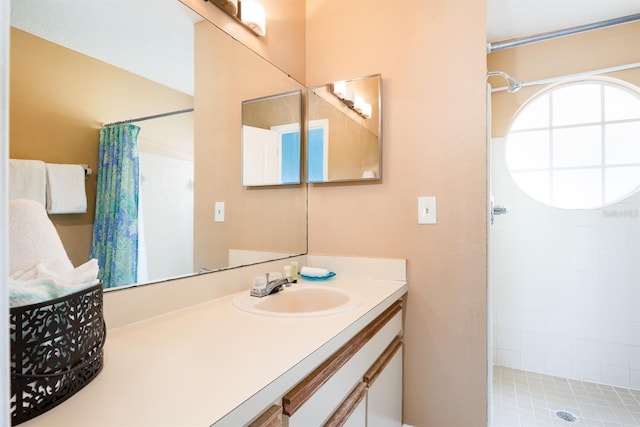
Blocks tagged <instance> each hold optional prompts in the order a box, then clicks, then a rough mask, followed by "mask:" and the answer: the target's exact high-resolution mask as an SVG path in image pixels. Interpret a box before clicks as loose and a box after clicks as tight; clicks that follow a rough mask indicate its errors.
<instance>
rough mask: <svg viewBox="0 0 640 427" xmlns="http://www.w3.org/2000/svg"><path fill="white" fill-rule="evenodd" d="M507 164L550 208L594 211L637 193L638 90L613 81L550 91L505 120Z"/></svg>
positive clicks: (529, 191) (639, 146) (639, 156)
mask: <svg viewBox="0 0 640 427" xmlns="http://www.w3.org/2000/svg"><path fill="white" fill-rule="evenodd" d="M506 162H507V168H508V169H509V171H510V173H511V176H512V177H513V179H514V180H515V182H516V183H517V184H518V186H519V187H520V189H522V191H524V192H526V193H527V194H529V195H530V196H531V197H533V198H534V199H536V200H538V201H540V202H542V203H545V204H547V205H550V206H554V207H558V208H565V209H594V208H599V207H602V206H605V205H608V204H611V203H614V202H617V201H619V200H621V199H624V198H626V197H628V196H630V195H631V194H633V193H635V192H636V191H638V190H639V189H640V92H639V91H638V90H637V88H632V87H630V86H629V85H628V84H626V83H623V82H620V81H618V80H613V79H593V80H581V81H574V82H569V83H563V84H559V85H555V86H552V87H550V88H548V89H546V90H544V91H542V92H540V93H538V94H537V95H535V96H534V97H533V98H531V99H530V100H529V101H527V102H526V103H525V104H524V105H523V106H522V107H521V109H520V110H519V111H518V113H517V114H516V116H515V117H514V118H513V120H512V122H511V126H510V128H509V131H508V133H507V137H506Z"/></svg>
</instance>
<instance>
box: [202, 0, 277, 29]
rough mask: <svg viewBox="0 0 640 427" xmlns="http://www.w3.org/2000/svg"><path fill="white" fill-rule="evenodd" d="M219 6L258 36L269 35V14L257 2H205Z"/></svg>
mask: <svg viewBox="0 0 640 427" xmlns="http://www.w3.org/2000/svg"><path fill="white" fill-rule="evenodd" d="M204 1H205V2H210V3H213V4H215V5H216V6H218V7H219V8H220V9H222V10H223V11H225V12H226V13H227V14H228V15H230V16H231V17H233V18H235V19H236V20H237V21H238V22H239V23H241V24H242V25H243V26H245V27H247V28H248V29H250V30H251V31H253V32H254V33H255V34H256V35H258V36H264V35H265V34H266V33H267V14H266V12H265V10H264V7H263V6H262V5H261V4H260V3H258V1H257V0H204Z"/></svg>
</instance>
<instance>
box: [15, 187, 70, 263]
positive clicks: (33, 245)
mask: <svg viewBox="0 0 640 427" xmlns="http://www.w3.org/2000/svg"><path fill="white" fill-rule="evenodd" d="M39 262H41V263H44V264H45V265H46V266H47V267H48V268H49V269H52V270H54V271H56V272H58V273H66V272H69V271H71V270H73V264H71V261H69V257H68V255H67V252H66V251H65V250H64V246H63V245H62V241H61V240H60V236H58V232H57V231H56V228H55V227H54V226H53V223H52V222H51V220H50V219H49V217H48V216H47V212H46V211H45V209H44V206H43V205H41V204H39V203H38V202H34V201H33V200H27V199H18V200H10V201H9V275H12V274H14V273H15V272H17V271H20V270H24V269H27V268H32V267H33V266H35V265H36V264H37V263H39Z"/></svg>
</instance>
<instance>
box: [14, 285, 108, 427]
mask: <svg viewBox="0 0 640 427" xmlns="http://www.w3.org/2000/svg"><path fill="white" fill-rule="evenodd" d="M9 321H10V330H9V332H10V336H11V423H12V424H13V425H16V424H20V423H22V422H24V421H27V420H29V419H31V418H33V417H36V416H38V415H40V414H42V413H43V412H46V411H48V410H49V409H51V408H53V407H55V406H57V405H59V404H60V403H62V402H64V401H65V400H66V399H68V398H69V397H71V396H73V395H74V394H75V393H77V392H78V391H79V390H81V389H82V388H83V387H84V386H86V385H87V384H88V383H89V382H91V380H93V379H94V378H95V377H96V376H97V375H98V374H99V373H100V371H101V370H102V365H103V361H104V356H103V347H104V343H105V340H106V326H105V323H104V318H103V316H102V284H97V285H95V286H92V287H90V288H87V289H84V290H82V291H79V292H76V293H73V294H71V295H67V296H64V297H61V298H57V299H53V300H50V301H45V302H42V303H38V304H30V305H25V306H22V307H13V308H11V309H10V314H9Z"/></svg>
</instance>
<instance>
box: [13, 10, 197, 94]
mask: <svg viewBox="0 0 640 427" xmlns="http://www.w3.org/2000/svg"><path fill="white" fill-rule="evenodd" d="M123 11H126V13H123ZM200 20H202V17H200V15H198V14H196V13H194V12H192V11H191V10H190V9H188V8H187V7H186V6H184V5H182V4H181V3H180V2H178V1H177V0H135V1H132V0H100V1H96V0H93V1H92V0H64V1H42V0H11V25H12V26H14V27H16V28H19V29H21V30H23V31H27V32H29V33H32V34H35V35H37V36H38V37H41V38H44V39H47V40H50V41H52V42H54V43H57V44H59V45H62V46H65V47H67V48H69V49H72V50H75V51H78V52H82V53H84V54H85V55H88V56H91V57H93V58H96V59H99V60H101V61H104V62H106V63H109V64H112V65H115V66H116V67H119V68H122V69H125V70H127V71H130V72H132V73H134V74H138V75H141V76H144V77H146V78H148V79H150V80H153V81H155V82H158V83H161V84H164V85H166V86H169V87H171V88H173V89H176V90H179V91H181V92H184V93H187V94H191V95H193V63H194V54H193V51H194V50H193V32H194V29H193V24H194V23H195V22H198V21H200Z"/></svg>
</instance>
